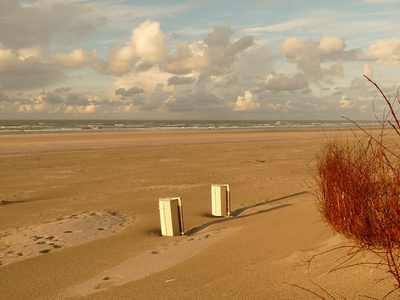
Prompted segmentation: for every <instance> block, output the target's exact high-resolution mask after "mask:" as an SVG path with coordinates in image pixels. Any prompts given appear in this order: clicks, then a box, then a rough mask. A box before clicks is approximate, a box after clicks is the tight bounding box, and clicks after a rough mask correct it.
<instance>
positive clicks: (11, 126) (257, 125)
mask: <svg viewBox="0 0 400 300" xmlns="http://www.w3.org/2000/svg"><path fill="white" fill-rule="evenodd" d="M356 123H357V124H358V125H359V126H361V127H363V128H368V127H380V124H379V123H378V122H377V121H357V122H356ZM355 127H356V126H355V124H354V123H352V122H350V121H348V120H346V119H343V120H336V121H328V120H251V121H243V120H0V135H11V134H13V135H14V134H46V133H74V132H85V133H86V132H138V131H206V130H274V129H286V130H290V129H304V130H305V129H307V130H321V129H344V128H355Z"/></svg>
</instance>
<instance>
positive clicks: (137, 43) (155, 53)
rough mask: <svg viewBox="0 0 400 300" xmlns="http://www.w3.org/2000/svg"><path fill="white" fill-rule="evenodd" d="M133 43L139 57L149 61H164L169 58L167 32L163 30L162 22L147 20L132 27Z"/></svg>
mask: <svg viewBox="0 0 400 300" xmlns="http://www.w3.org/2000/svg"><path fill="white" fill-rule="evenodd" d="M131 39H132V41H131V45H132V47H134V49H135V50H136V55H137V56H138V57H142V58H145V59H146V60H148V61H149V62H163V61H165V60H166V58H167V48H166V45H165V41H166V39H167V36H166V34H164V33H163V32H162V31H161V28H160V23H159V22H154V21H151V20H147V21H145V22H143V23H141V24H140V25H139V26H138V27H137V28H134V29H132V36H131Z"/></svg>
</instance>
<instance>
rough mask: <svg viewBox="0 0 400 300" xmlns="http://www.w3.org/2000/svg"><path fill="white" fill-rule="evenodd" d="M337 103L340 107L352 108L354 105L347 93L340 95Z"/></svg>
mask: <svg viewBox="0 0 400 300" xmlns="http://www.w3.org/2000/svg"><path fill="white" fill-rule="evenodd" d="M339 103H340V107H341V108H353V107H354V106H355V104H354V102H353V100H352V99H351V98H350V97H349V96H347V95H342V98H341V99H340V102H339Z"/></svg>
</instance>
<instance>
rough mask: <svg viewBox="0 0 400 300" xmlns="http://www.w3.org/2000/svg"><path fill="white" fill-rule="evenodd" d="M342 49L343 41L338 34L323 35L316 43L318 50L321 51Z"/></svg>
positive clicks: (328, 51)
mask: <svg viewBox="0 0 400 300" xmlns="http://www.w3.org/2000/svg"><path fill="white" fill-rule="evenodd" d="M343 49H344V41H343V40H342V39H341V38H340V37H338V36H330V35H324V37H323V38H322V39H321V40H320V41H319V45H318V50H319V51H321V52H323V53H331V52H337V51H342V50H343Z"/></svg>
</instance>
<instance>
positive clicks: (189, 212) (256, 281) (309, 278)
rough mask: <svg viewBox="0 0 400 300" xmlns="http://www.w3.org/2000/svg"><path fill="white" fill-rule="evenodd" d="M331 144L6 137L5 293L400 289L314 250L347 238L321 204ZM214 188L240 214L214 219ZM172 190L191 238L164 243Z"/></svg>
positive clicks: (303, 137) (279, 295)
mask: <svg viewBox="0 0 400 300" xmlns="http://www.w3.org/2000/svg"><path fill="white" fill-rule="evenodd" d="M324 140H325V137H324V134H322V133H321V132H317V131H218V132H217V131H210V132H161V133H157V132H155V133H101V134H96V133H91V134H60V135H50V134H48V135H47V134H46V135H19V136H0V166H1V167H0V176H1V181H0V201H1V204H2V205H0V264H1V265H0V277H1V280H0V299H224V298H226V299H313V298H315V299H317V297H316V296H314V295H313V294H312V293H310V292H307V291H305V290H303V289H301V288H298V287H295V286H294V285H297V286H300V287H302V288H306V289H310V290H312V291H314V292H316V293H318V294H320V295H322V296H324V297H326V298H330V297H329V296H328V295H327V294H326V293H325V292H324V291H323V290H322V289H320V288H319V287H318V286H320V287H321V288H323V289H326V291H328V292H329V293H331V295H332V296H334V297H335V298H341V296H343V297H345V298H347V299H358V298H360V299H365V298H362V297H361V295H368V296H371V297H377V298H379V297H382V296H384V295H385V294H386V293H387V292H389V291H390V290H391V289H392V287H393V284H394V282H393V280H392V279H391V278H390V277H388V276H387V274H386V273H385V271H382V270H378V269H376V268H366V267H360V266H358V267H352V268H347V269H342V270H338V271H334V272H330V271H331V270H332V269H333V268H334V267H335V266H337V265H338V264H339V263H340V259H343V258H344V259H345V258H346V257H348V256H347V255H348V252H349V248H341V249H339V250H335V251H331V252H327V253H325V254H322V255H319V256H316V257H314V256H315V255H317V254H319V253H323V252H324V251H328V250H330V249H334V248H335V247H338V246H343V245H348V243H347V241H345V240H344V239H342V238H341V237H340V236H338V235H337V234H335V233H334V232H333V231H332V229H330V228H329V226H327V225H326V224H325V223H324V221H323V220H322V218H321V216H320V215H319V214H318V212H317V210H316V209H315V206H314V199H313V195H312V184H313V182H312V178H311V175H310V171H309V168H310V167H312V166H313V163H314V162H313V158H314V156H315V153H317V152H318V151H319V149H320V148H321V146H322V144H323V142H324ZM213 183H229V184H230V188H231V198H232V211H233V217H231V218H229V219H228V218H215V217H212V216H211V195H210V194H211V193H210V189H211V184H213ZM175 196H176V197H182V202H183V209H184V221H185V231H186V235H184V236H177V237H161V236H160V234H161V232H160V219H159V210H158V199H159V198H164V197H175ZM313 257H314V259H313V260H312V261H311V263H309V260H310V258H313ZM338 259H339V260H338ZM373 259H374V257H371V255H369V254H363V255H358V256H357V257H356V258H355V261H354V262H356V263H357V262H368V261H371V260H373ZM382 278H387V279H385V280H380V279H382ZM285 282H287V283H290V284H291V285H290V284H286V283H285ZM312 282H315V283H316V284H317V285H318V286H317V285H315V284H313V283H312ZM397 296H398V294H395V293H393V294H392V295H391V296H390V297H388V298H389V299H397Z"/></svg>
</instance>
